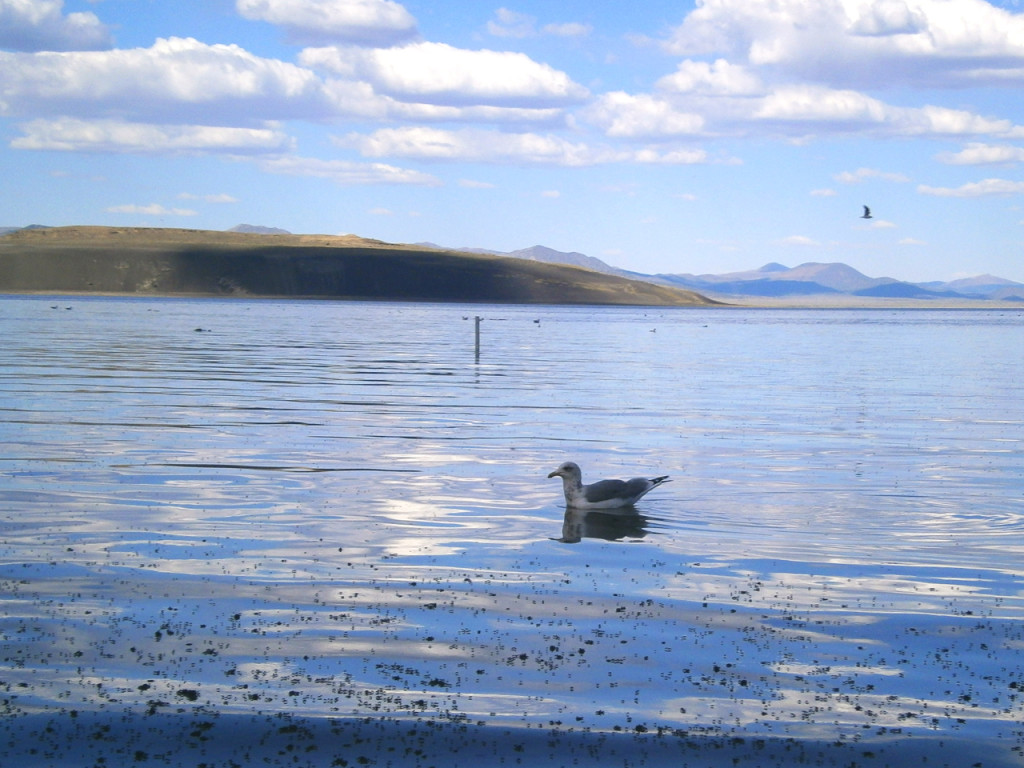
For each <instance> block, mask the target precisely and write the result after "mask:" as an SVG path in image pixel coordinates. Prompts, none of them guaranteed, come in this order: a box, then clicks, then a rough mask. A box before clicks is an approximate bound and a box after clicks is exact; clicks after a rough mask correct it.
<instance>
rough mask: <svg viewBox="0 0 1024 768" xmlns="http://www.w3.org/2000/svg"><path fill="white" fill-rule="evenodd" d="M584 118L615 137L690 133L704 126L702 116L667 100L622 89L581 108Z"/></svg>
mask: <svg viewBox="0 0 1024 768" xmlns="http://www.w3.org/2000/svg"><path fill="white" fill-rule="evenodd" d="M583 117H584V118H585V119H586V120H588V121H589V122H591V123H593V124H594V125H597V126H598V127H599V128H601V129H602V130H603V131H604V132H605V133H606V134H607V135H608V136H612V137H616V138H628V139H652V138H668V137H677V136H693V135H696V134H699V133H700V132H701V130H702V129H703V128H704V118H703V117H702V116H701V115H699V114H695V113H692V112H686V111H681V110H679V109H677V108H676V107H675V106H674V105H673V104H672V103H671V102H670V101H669V100H668V99H664V98H660V97H658V96H652V95H647V94H640V95H631V94H628V93H625V92H623V91H613V92H611V93H606V94H603V95H602V96H601V97H600V98H598V99H597V100H596V101H595V102H594V103H593V104H591V105H590V106H588V107H587V108H586V109H585V110H584V112H583Z"/></svg>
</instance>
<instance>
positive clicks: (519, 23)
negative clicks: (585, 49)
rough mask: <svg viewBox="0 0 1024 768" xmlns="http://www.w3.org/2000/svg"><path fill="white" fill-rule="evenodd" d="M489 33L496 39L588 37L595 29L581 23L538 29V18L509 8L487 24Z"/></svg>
mask: <svg viewBox="0 0 1024 768" xmlns="http://www.w3.org/2000/svg"><path fill="white" fill-rule="evenodd" d="M487 31H488V33H490V34H492V35H494V36H495V37H510V38H524V37H533V36H535V35H537V34H542V35H553V36H555V37H586V36H587V35H589V34H590V33H591V32H592V31H593V28H592V27H591V26H590V25H589V24H583V23H580V22H572V21H570V22H562V23H552V24H545V25H544V26H542V27H540V31H539V32H538V29H537V18H536V17H535V16H530V15H528V14H525V13H519V12H518V11H512V10H509V9H508V8H499V9H498V10H497V11H495V12H494V18H493V19H491V20H490V21H488V22H487Z"/></svg>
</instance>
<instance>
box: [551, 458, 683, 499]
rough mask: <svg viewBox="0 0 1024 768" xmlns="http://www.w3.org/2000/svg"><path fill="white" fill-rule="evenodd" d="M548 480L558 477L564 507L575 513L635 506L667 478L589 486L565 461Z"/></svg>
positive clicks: (579, 473) (605, 481) (592, 484)
mask: <svg viewBox="0 0 1024 768" xmlns="http://www.w3.org/2000/svg"><path fill="white" fill-rule="evenodd" d="M548 477H561V478H562V490H564V491H565V506H567V507H575V508H577V509H580V508H587V509H614V508H615V507H630V506H632V505H633V504H636V502H638V501H639V500H640V499H641V497H643V496H644V494H646V493H647V492H648V491H650V490H652V489H654V488H657V487H658V486H659V485H661V484H662V483H666V482H668V475H663V476H662V477H653V478H646V477H634V478H633V479H631V480H598V481H597V482H596V483H591V484H590V485H584V484H583V474H582V473H581V472H580V468H579V465H578V464H576V463H575V462H573V461H567V462H565V463H564V464H562V465H561V466H560V467H559V468H558V469H556V470H555V471H554V472H552V473H551V474H550V475H548Z"/></svg>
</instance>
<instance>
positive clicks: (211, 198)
mask: <svg viewBox="0 0 1024 768" xmlns="http://www.w3.org/2000/svg"><path fill="white" fill-rule="evenodd" d="M178 199H179V200H202V201H203V202H206V203H214V204H220V203H237V202H238V198H237V197H232V196H231V195H227V194H220V195H193V194H192V193H191V192H182V193H180V194H179V195H178Z"/></svg>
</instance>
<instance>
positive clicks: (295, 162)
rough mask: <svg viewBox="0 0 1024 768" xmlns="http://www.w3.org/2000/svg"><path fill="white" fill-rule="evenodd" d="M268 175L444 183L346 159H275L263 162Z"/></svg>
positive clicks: (339, 180) (350, 182)
mask: <svg viewBox="0 0 1024 768" xmlns="http://www.w3.org/2000/svg"><path fill="white" fill-rule="evenodd" d="M259 167H260V168H262V169H263V170H265V171H267V172H268V173H279V174H283V175H287V176H311V177H314V178H321V179H329V180H331V181H334V182H336V183H338V184H343V185H354V184H414V185H421V186H430V187H436V186H440V184H441V182H440V181H439V180H438V179H437V178H435V177H434V176H431V175H430V174H428V173H421V172H420V171H414V170H409V169H406V168H397V167H395V166H393V165H385V164H384V163H353V162H349V161H346V160H321V159H319V158H313V157H295V156H286V157H275V158H267V159H263V160H260V161H259Z"/></svg>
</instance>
